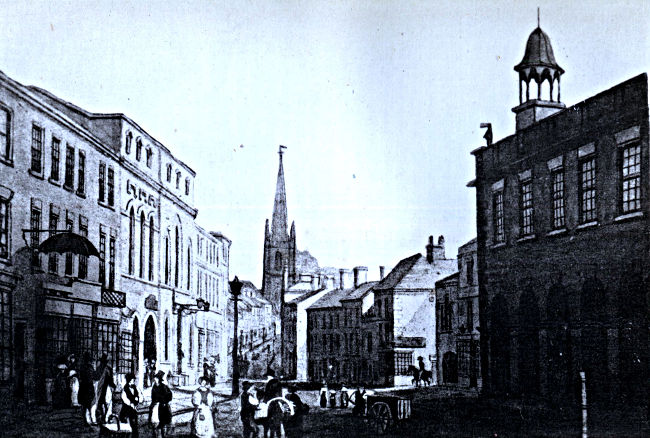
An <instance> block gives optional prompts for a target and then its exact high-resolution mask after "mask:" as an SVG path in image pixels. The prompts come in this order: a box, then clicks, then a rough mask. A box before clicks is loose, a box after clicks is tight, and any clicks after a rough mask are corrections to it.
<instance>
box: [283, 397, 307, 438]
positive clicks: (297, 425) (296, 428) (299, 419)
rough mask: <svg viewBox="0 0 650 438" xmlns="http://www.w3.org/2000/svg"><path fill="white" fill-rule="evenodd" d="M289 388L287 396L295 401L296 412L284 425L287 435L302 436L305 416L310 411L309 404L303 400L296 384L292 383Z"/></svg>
mask: <svg viewBox="0 0 650 438" xmlns="http://www.w3.org/2000/svg"><path fill="white" fill-rule="evenodd" d="M288 390H289V394H287V396H286V397H285V398H286V399H287V400H289V401H290V402H291V403H293V407H294V414H293V416H292V417H291V418H289V420H288V421H287V423H286V424H285V425H284V431H285V437H286V438H292V437H301V436H302V435H303V430H302V429H303V417H304V415H305V414H306V413H308V412H309V406H307V405H306V404H304V403H303V402H302V400H301V399H300V396H299V395H298V394H297V391H298V388H296V386H295V385H290V386H289V388H288Z"/></svg>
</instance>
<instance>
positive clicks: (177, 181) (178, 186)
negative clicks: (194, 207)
mask: <svg viewBox="0 0 650 438" xmlns="http://www.w3.org/2000/svg"><path fill="white" fill-rule="evenodd" d="M180 188H181V173H180V172H178V171H177V172H176V190H178V189H180Z"/></svg>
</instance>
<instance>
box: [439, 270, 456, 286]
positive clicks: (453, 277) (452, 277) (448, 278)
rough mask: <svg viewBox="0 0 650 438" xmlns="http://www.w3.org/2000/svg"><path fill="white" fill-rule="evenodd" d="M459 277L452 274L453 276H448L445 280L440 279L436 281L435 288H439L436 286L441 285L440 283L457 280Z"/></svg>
mask: <svg viewBox="0 0 650 438" xmlns="http://www.w3.org/2000/svg"><path fill="white" fill-rule="evenodd" d="M459 275H460V274H459V273H458V272H454V273H453V274H451V275H448V276H446V277H445V278H441V279H440V280H438V281H436V287H439V286H438V285H439V284H440V285H442V283H445V282H447V281H450V280H454V279H456V278H458V276H459Z"/></svg>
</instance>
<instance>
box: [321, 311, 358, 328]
mask: <svg viewBox="0 0 650 438" xmlns="http://www.w3.org/2000/svg"><path fill="white" fill-rule="evenodd" d="M341 313H342V314H343V318H341V317H340V315H339V313H338V312H337V313H331V312H328V314H326V315H323V316H322V318H320V317H319V316H318V314H312V317H311V320H310V322H311V327H313V328H315V329H317V328H320V329H338V328H340V327H356V326H357V322H358V321H360V320H361V309H344V310H342V311H341ZM341 319H342V320H343V321H342V322H343V325H341Z"/></svg>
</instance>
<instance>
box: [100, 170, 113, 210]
mask: <svg viewBox="0 0 650 438" xmlns="http://www.w3.org/2000/svg"><path fill="white" fill-rule="evenodd" d="M97 184H98V195H97V200H98V202H99V203H100V204H106V205H108V206H109V207H111V208H112V207H113V206H115V170H113V166H108V168H107V167H106V163H105V162H103V161H100V162H99V179H98V181H97Z"/></svg>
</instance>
